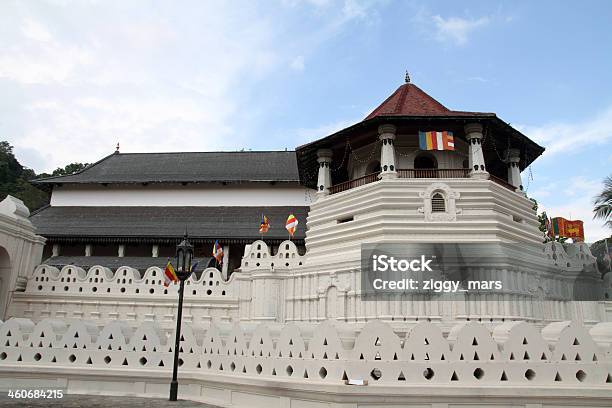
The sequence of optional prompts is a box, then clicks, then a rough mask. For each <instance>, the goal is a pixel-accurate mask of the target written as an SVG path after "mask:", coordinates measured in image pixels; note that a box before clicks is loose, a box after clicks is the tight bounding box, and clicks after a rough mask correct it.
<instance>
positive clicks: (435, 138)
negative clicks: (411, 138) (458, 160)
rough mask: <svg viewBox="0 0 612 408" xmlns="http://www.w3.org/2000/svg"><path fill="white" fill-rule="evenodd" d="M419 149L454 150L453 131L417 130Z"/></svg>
mask: <svg viewBox="0 0 612 408" xmlns="http://www.w3.org/2000/svg"><path fill="white" fill-rule="evenodd" d="M419 149H421V150H455V138H454V136H453V132H447V131H443V132H436V131H432V132H419Z"/></svg>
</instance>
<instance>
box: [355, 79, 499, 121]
mask: <svg viewBox="0 0 612 408" xmlns="http://www.w3.org/2000/svg"><path fill="white" fill-rule="evenodd" d="M483 115H491V116H495V114H494V113H483V112H464V111H453V110H450V109H448V108H447V107H445V106H444V105H442V104H441V103H440V102H438V101H436V100H435V99H434V98H432V97H431V96H429V95H428V94H427V93H425V92H424V91H423V90H422V89H421V88H419V87H418V86H416V85H414V84H411V83H408V84H404V85H402V86H400V87H399V88H397V90H396V91H395V92H393V94H391V96H389V97H388V98H387V99H386V100H385V101H384V102H383V103H381V104H380V106H378V107H377V108H376V109H374V111H372V113H370V114H369V115H368V116H367V117H366V120H368V119H372V118H375V117H377V116H483Z"/></svg>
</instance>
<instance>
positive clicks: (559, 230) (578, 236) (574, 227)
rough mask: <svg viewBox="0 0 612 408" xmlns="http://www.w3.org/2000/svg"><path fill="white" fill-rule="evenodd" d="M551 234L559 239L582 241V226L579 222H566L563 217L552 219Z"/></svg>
mask: <svg viewBox="0 0 612 408" xmlns="http://www.w3.org/2000/svg"><path fill="white" fill-rule="evenodd" d="M552 229H553V234H554V235H556V236H559V237H565V238H572V239H573V240H576V241H584V226H583V223H582V221H580V220H566V219H565V218H563V217H555V218H553V219H552Z"/></svg>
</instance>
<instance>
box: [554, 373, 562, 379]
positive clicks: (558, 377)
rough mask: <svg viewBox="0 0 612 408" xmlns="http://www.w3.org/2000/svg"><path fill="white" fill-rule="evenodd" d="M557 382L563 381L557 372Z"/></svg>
mask: <svg viewBox="0 0 612 408" xmlns="http://www.w3.org/2000/svg"><path fill="white" fill-rule="evenodd" d="M555 381H562V380H561V376H560V375H559V373H558V372H557V374H556V375H555Z"/></svg>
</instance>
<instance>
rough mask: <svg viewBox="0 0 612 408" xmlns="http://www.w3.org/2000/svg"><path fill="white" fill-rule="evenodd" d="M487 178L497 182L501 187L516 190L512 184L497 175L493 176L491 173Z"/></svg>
mask: <svg viewBox="0 0 612 408" xmlns="http://www.w3.org/2000/svg"><path fill="white" fill-rule="evenodd" d="M489 180H491V181H493V182H495V183H497V184H499V185H500V186H502V187H506V188H507V189H508V190H512V191H515V190H516V188H515V187H514V186H513V185H512V184H510V183H508V182H507V181H506V180H503V179H500V178H499V177H496V176H494V175H492V174H489Z"/></svg>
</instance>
